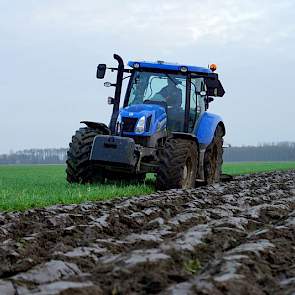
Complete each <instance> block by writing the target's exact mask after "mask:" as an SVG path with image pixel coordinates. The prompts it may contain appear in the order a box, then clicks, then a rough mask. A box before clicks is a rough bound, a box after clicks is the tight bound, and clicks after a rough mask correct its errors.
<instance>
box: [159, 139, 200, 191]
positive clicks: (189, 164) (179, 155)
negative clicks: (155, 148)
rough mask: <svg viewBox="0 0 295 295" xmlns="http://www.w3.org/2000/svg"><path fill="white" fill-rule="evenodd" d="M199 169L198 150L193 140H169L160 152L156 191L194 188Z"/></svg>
mask: <svg viewBox="0 0 295 295" xmlns="http://www.w3.org/2000/svg"><path fill="white" fill-rule="evenodd" d="M197 167H198V148H197V144H196V143H195V142H194V141H192V140H186V139H181V138H170V139H167V141H166V143H165V145H164V148H163V150H161V151H160V152H159V169H158V173H157V178H156V189H157V190H167V189H173V188H193V187H194V186H195V182H196V173H197Z"/></svg>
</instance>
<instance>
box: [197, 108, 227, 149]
mask: <svg viewBox="0 0 295 295" xmlns="http://www.w3.org/2000/svg"><path fill="white" fill-rule="evenodd" d="M218 125H221V127H222V129H223V135H225V127H224V124H223V122H222V119H221V117H220V116H218V115H215V114H211V113H207V112H205V113H203V115H202V116H201V118H200V119H199V121H198V123H197V125H196V128H195V130H194V134H196V137H197V139H198V142H199V143H200V145H204V146H207V145H209V144H210V143H211V142H212V140H213V137H214V133H215V130H216V127H217V126H218Z"/></svg>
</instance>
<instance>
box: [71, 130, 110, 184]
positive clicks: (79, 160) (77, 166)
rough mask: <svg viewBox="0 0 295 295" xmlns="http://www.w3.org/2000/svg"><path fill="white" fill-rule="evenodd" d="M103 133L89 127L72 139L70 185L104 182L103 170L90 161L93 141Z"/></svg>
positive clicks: (77, 132) (79, 131)
mask: <svg viewBox="0 0 295 295" xmlns="http://www.w3.org/2000/svg"><path fill="white" fill-rule="evenodd" d="M99 134H103V132H101V131H99V130H95V129H91V128H89V127H85V128H80V129H79V130H77V131H76V133H75V135H74V136H73V137H72V142H71V143H70V147H69V150H68V153H67V156H68V158H67V161H66V163H67V168H66V173H67V181H68V182H70V183H94V182H104V180H105V176H104V171H103V170H102V168H100V167H97V166H96V165H95V164H94V163H92V162H91V161H89V158H90V152H91V147H92V143H93V140H94V138H95V136H96V135H99Z"/></svg>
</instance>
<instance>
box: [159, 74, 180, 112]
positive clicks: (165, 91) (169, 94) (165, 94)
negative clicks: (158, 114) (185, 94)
mask: <svg viewBox="0 0 295 295" xmlns="http://www.w3.org/2000/svg"><path fill="white" fill-rule="evenodd" d="M167 83H168V84H167V86H165V87H163V88H162V89H161V90H160V91H159V92H158V93H156V95H155V97H158V96H159V95H160V96H161V97H162V98H163V99H164V100H165V101H166V102H167V105H168V107H169V106H170V107H180V106H181V103H182V91H181V90H180V89H179V88H177V86H176V85H177V84H179V82H178V81H174V80H172V79H168V80H167Z"/></svg>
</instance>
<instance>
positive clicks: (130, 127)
mask: <svg viewBox="0 0 295 295" xmlns="http://www.w3.org/2000/svg"><path fill="white" fill-rule="evenodd" d="M137 121H138V119H137V118H128V117H123V118H122V123H123V132H134V129H135V125H136V123H137Z"/></svg>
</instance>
